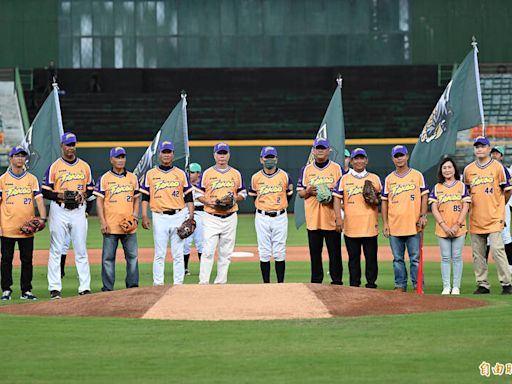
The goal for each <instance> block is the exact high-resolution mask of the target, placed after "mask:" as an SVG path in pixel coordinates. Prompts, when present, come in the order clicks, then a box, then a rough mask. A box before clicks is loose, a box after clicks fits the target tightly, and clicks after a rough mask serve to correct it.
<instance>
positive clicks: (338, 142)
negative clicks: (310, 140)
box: [294, 78, 345, 229]
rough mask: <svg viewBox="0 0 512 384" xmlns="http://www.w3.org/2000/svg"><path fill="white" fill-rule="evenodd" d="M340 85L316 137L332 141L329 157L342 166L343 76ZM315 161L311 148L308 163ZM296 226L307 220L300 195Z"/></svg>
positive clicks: (338, 80)
mask: <svg viewBox="0 0 512 384" xmlns="http://www.w3.org/2000/svg"><path fill="white" fill-rule="evenodd" d="M336 81H337V82H338V86H337V87H336V90H335V91H334V94H333V95H332V98H331V102H330V103H329V106H328V107H327V111H326V112H325V115H324V118H323V120H322V124H320V129H319V130H318V133H317V134H316V137H315V138H323V139H328V140H329V142H330V143H331V152H330V156H329V158H330V159H331V160H332V161H336V162H337V163H339V164H340V165H341V166H342V167H343V164H344V160H345V154H344V152H345V123H344V121H343V101H342V99H341V78H338V79H337V80H336ZM312 161H314V158H313V151H312V150H311V152H310V154H309V158H308V161H307V163H308V164H309V163H311V162H312ZM294 212H295V226H296V227H297V229H298V228H300V226H301V225H302V224H304V223H305V221H306V216H305V214H304V200H303V199H301V198H300V197H299V196H296V197H295V206H294Z"/></svg>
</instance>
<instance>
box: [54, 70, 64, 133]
mask: <svg viewBox="0 0 512 384" xmlns="http://www.w3.org/2000/svg"><path fill="white" fill-rule="evenodd" d="M52 87H53V90H54V91H55V92H54V93H53V97H54V101H55V109H56V110H57V124H58V126H59V127H58V129H59V139H60V136H62V135H63V134H64V125H63V124H62V112H61V110H60V100H59V84H57V81H56V80H55V77H54V78H53V83H52Z"/></svg>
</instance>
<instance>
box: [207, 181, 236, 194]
mask: <svg viewBox="0 0 512 384" xmlns="http://www.w3.org/2000/svg"><path fill="white" fill-rule="evenodd" d="M234 186H235V182H234V181H233V180H213V181H212V190H214V191H215V190H217V189H221V188H233V187H234Z"/></svg>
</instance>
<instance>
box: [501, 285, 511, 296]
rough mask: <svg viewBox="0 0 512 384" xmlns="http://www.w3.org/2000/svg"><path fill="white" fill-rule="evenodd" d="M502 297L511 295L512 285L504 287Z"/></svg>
mask: <svg viewBox="0 0 512 384" xmlns="http://www.w3.org/2000/svg"><path fill="white" fill-rule="evenodd" d="M501 294H502V295H512V285H504V286H503V287H502V291H501Z"/></svg>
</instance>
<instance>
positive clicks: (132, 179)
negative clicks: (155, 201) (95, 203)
mask: <svg viewBox="0 0 512 384" xmlns="http://www.w3.org/2000/svg"><path fill="white" fill-rule="evenodd" d="M94 194H95V195H96V196H98V198H101V199H103V211H104V215H105V220H106V221H107V224H108V227H109V228H110V233H111V234H114V235H124V234H125V232H124V231H123V230H122V229H121V227H120V226H119V223H120V222H121V220H122V219H123V217H125V216H128V215H132V214H133V200H134V198H136V197H137V196H140V193H139V182H138V180H137V177H136V176H135V175H134V174H133V173H131V172H124V173H122V174H117V173H115V172H113V171H108V172H105V173H104V174H103V175H102V176H101V177H100V178H99V179H98V182H97V183H96V187H95V188H94ZM131 233H135V231H133V232H131Z"/></svg>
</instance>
